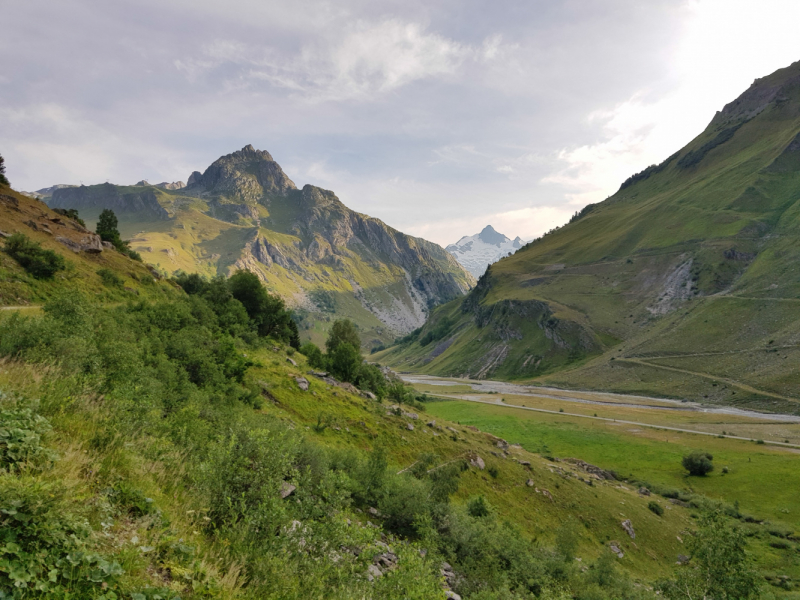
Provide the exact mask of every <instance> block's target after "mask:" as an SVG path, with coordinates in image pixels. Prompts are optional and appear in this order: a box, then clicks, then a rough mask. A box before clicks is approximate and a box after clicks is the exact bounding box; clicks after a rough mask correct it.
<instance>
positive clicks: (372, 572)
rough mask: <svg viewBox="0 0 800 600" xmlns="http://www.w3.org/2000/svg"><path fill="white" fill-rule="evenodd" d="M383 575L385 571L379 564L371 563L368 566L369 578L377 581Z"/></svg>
mask: <svg viewBox="0 0 800 600" xmlns="http://www.w3.org/2000/svg"><path fill="white" fill-rule="evenodd" d="M382 575H383V571H381V570H380V568H379V567H378V566H377V565H370V566H369V567H367V579H368V580H369V581H375V580H376V579H377V578H378V577H381V576H382Z"/></svg>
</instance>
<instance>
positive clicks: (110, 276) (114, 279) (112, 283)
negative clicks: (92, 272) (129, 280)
mask: <svg viewBox="0 0 800 600" xmlns="http://www.w3.org/2000/svg"><path fill="white" fill-rule="evenodd" d="M97 274H98V275H99V276H100V279H101V280H102V281H103V285H104V286H106V287H114V288H121V287H122V286H123V284H124V282H123V281H122V278H121V277H120V276H119V275H117V274H116V273H114V271H112V270H111V269H100V270H98V271H97Z"/></svg>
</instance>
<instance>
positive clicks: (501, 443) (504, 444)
mask: <svg viewBox="0 0 800 600" xmlns="http://www.w3.org/2000/svg"><path fill="white" fill-rule="evenodd" d="M497 447H498V448H501V449H502V450H508V442H507V441H505V440H502V439H501V440H497Z"/></svg>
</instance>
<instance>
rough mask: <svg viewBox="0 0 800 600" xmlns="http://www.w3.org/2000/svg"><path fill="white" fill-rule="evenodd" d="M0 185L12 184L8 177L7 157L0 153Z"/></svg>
mask: <svg viewBox="0 0 800 600" xmlns="http://www.w3.org/2000/svg"><path fill="white" fill-rule="evenodd" d="M0 185H11V184H10V183H9V182H8V178H7V177H6V159H4V158H3V156H2V155H1V154H0Z"/></svg>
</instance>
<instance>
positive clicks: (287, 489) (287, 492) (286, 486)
mask: <svg viewBox="0 0 800 600" xmlns="http://www.w3.org/2000/svg"><path fill="white" fill-rule="evenodd" d="M296 489H297V486H295V485H292V484H291V483H288V482H286V481H284V482H282V483H281V498H284V499H285V498H288V497H289V496H291V495H292V494H294V491H295V490H296Z"/></svg>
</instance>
